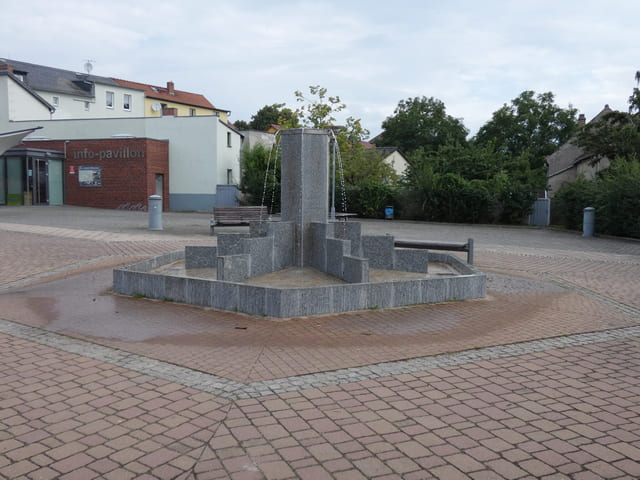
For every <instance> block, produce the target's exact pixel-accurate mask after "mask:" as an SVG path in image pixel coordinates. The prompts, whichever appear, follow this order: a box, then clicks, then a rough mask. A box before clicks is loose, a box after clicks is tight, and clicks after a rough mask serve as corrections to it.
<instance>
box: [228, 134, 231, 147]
mask: <svg viewBox="0 0 640 480" xmlns="http://www.w3.org/2000/svg"><path fill="white" fill-rule="evenodd" d="M227 147H229V148H231V132H227Z"/></svg>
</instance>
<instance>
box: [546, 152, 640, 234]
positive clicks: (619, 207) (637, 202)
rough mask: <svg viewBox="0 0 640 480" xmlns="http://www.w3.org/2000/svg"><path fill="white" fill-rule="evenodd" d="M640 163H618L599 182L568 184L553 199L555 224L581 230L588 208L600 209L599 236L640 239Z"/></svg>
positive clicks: (598, 179) (602, 174)
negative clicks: (585, 210)
mask: <svg viewBox="0 0 640 480" xmlns="http://www.w3.org/2000/svg"><path fill="white" fill-rule="evenodd" d="M639 192H640V162H638V161H637V160H625V159H617V160H615V161H614V162H613V163H612V164H611V166H610V167H609V168H608V169H607V170H605V171H604V172H602V173H601V174H600V176H599V177H598V178H596V179H595V180H585V179H584V178H580V179H578V180H576V181H574V182H571V183H566V184H564V185H563V186H562V187H561V188H560V190H558V193H556V195H555V196H554V198H553V202H552V215H553V223H557V224H559V225H563V226H565V227H566V228H569V229H573V230H580V229H581V228H582V220H583V217H584V208H585V207H595V209H596V223H595V228H596V232H598V233H603V234H607V235H618V236H624V237H635V238H640V193H639Z"/></svg>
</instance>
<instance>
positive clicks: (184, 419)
mask: <svg viewBox="0 0 640 480" xmlns="http://www.w3.org/2000/svg"><path fill="white" fill-rule="evenodd" d="M0 352H1V353H0V355H1V358H2V369H0V478H6V479H12V480H18V479H21V480H22V479H36V478H37V479H60V480H62V479H64V480H70V479H83V480H84V479H94V478H103V479H113V480H121V479H130V478H166V479H169V478H179V476H181V475H182V478H187V476H188V472H190V471H191V470H192V469H193V467H194V466H195V464H196V462H197V460H198V458H199V457H200V455H201V454H202V451H203V448H204V446H205V445H206V444H207V442H208V441H209V440H210V438H211V436H212V434H213V432H214V431H215V429H216V428H217V427H218V425H219V422H220V421H221V420H222V419H223V418H224V417H225V416H226V414H227V410H228V408H229V407H230V405H229V403H228V401H226V400H224V399H220V398H217V397H215V396H212V395H210V394H207V393H203V392H201V391H198V390H195V389H190V388H185V387H184V386H182V385H180V384H176V383H172V382H168V381H166V380H162V379H159V378H158V377H155V376H153V375H149V374H145V373H139V372H136V371H133V370H131V369H126V368H121V367H117V366H113V365H112V364H107V363H104V362H100V361H96V360H94V359H92V358H88V357H86V356H80V355H76V354H70V353H66V352H64V351H63V350H59V349H54V348H50V347H47V346H43V345H42V344H41V343H33V342H29V341H25V340H22V339H20V338H17V337H15V336H7V335H4V334H0ZM114 354H115V355H117V353H116V352H114ZM185 472H186V473H185Z"/></svg>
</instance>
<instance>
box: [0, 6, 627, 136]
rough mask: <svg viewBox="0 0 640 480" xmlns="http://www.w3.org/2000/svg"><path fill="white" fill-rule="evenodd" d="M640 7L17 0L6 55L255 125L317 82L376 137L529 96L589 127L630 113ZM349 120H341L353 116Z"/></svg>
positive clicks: (7, 15)
mask: <svg viewBox="0 0 640 480" xmlns="http://www.w3.org/2000/svg"><path fill="white" fill-rule="evenodd" d="M637 18H640V3H639V2H629V1H624V0H612V1H609V2H602V1H600V0H599V1H591V0H582V1H578V0H565V1H562V2H558V1H557V0H555V1H550V0H539V1H536V2H511V1H506V0H493V1H491V0H488V1H485V2H476V1H471V0H451V1H449V2H446V3H444V2H415V1H411V0H396V1H395V2H385V3H379V2H368V1H364V0H352V1H349V2H338V1H336V0H327V1H325V2H322V3H319V2H312V1H304V0H300V1H284V0H274V1H272V2H259V1H257V0H247V1H245V2H236V3H232V2H224V3H221V2H211V1H208V0H184V1H183V2H168V1H162V0H155V1H151V0H138V1H136V2H128V1H127V2H125V1H124V0H112V1H110V2H86V1H81V0H59V1H57V2H51V1H49V0H23V1H16V0H8V1H6V2H4V4H3V29H2V31H0V56H10V57H11V58H14V59H17V60H23V61H27V62H34V63H40V64H44V65H50V66H57V67H60V68H66V69H70V70H81V69H82V65H83V64H84V62H85V60H87V59H93V60H95V62H96V63H95V69H94V73H96V74H98V75H105V76H115V77H120V78H126V79H129V80H134V81H141V82H147V83H154V84H159V85H162V84H164V83H165V82H166V81H168V80H173V81H174V82H175V83H176V88H179V89H182V90H189V91H194V92H198V93H203V94H204V95H206V96H207V98H209V100H211V102H212V103H214V104H215V105H218V106H221V107H223V108H228V109H230V110H232V118H233V119H246V120H248V119H249V118H250V116H251V115H252V114H253V113H255V112H256V111H257V110H258V109H259V108H261V107H262V106H263V105H267V104H272V103H282V102H287V103H288V105H289V106H290V107H293V108H295V106H296V105H295V99H294V96H293V92H294V91H295V90H305V89H306V88H307V87H308V86H309V85H314V84H321V85H323V86H325V87H327V88H328V89H329V92H330V93H331V94H333V95H339V96H340V97H341V99H342V100H343V101H344V102H345V103H347V105H348V106H349V109H348V114H349V115H353V116H354V117H356V118H362V121H363V124H364V125H365V127H366V128H368V129H369V130H370V131H371V133H372V134H373V135H375V134H377V133H378V132H379V131H380V124H381V122H382V121H383V120H384V119H385V118H386V117H387V116H389V115H391V114H392V113H393V110H394V108H395V107H396V105H397V103H398V102H399V101H400V100H402V99H406V98H408V97H416V96H426V97H431V96H433V97H435V98H438V99H440V100H442V101H443V102H444V103H445V105H446V106H447V111H448V113H449V114H451V115H453V116H454V117H462V118H464V122H465V125H466V126H467V127H468V128H469V129H470V130H471V132H472V133H474V132H475V131H476V130H477V129H478V128H479V127H480V126H481V125H482V124H483V123H484V122H486V121H487V120H489V119H490V118H491V115H492V113H493V112H494V111H495V110H496V109H497V108H499V107H500V106H501V105H502V104H504V103H509V102H510V101H511V100H512V99H513V98H515V97H517V96H518V95H519V94H520V93H521V92H522V91H524V90H535V91H536V92H538V93H541V92H545V91H551V92H553V93H554V94H555V95H556V103H558V104H559V105H560V106H563V107H566V106H568V105H569V103H571V104H572V105H573V106H574V107H576V108H578V109H579V110H580V111H581V112H584V113H585V114H586V115H587V117H588V118H590V117H592V116H594V115H595V114H597V113H598V111H599V110H600V109H601V108H602V106H603V105H604V104H605V103H609V104H610V105H611V106H612V107H613V108H619V109H626V99H627V97H628V96H629V94H630V93H631V90H632V88H633V86H634V80H633V76H634V73H635V71H636V70H638V69H640V64H639V63H637V62H638V60H637V59H638V58H640V34H639V33H638V31H637V28H636V25H635V21H636V20H637ZM345 113H346V112H345Z"/></svg>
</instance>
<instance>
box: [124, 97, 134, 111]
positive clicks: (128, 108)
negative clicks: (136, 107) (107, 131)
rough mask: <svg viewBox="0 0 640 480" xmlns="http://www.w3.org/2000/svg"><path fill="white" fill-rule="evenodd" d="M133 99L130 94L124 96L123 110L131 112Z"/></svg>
mask: <svg viewBox="0 0 640 480" xmlns="http://www.w3.org/2000/svg"><path fill="white" fill-rule="evenodd" d="M127 99H128V101H127ZM131 99H132V97H131V94H130V93H125V94H124V95H122V108H124V110H125V111H127V112H130V111H131Z"/></svg>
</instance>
